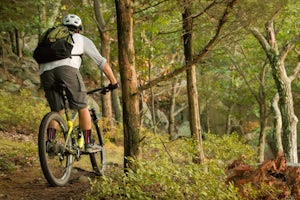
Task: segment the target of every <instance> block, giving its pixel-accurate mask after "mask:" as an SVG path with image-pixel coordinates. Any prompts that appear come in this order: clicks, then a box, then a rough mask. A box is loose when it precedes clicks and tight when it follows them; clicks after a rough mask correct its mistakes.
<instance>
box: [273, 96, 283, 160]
mask: <svg viewBox="0 0 300 200" xmlns="http://www.w3.org/2000/svg"><path fill="white" fill-rule="evenodd" d="M278 102H279V94H278V93H276V95H275V96H274V98H273V99H272V108H273V112H274V115H275V116H274V131H273V132H274V133H273V135H274V136H275V138H276V147H277V154H279V155H282V154H283V146H282V140H281V131H282V117H281V113H280V109H279V106H278Z"/></svg>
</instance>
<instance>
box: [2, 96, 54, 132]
mask: <svg viewBox="0 0 300 200" xmlns="http://www.w3.org/2000/svg"><path fill="white" fill-rule="evenodd" d="M0 98H1V101H0V110H1V113H0V122H1V123H0V128H1V129H8V128H9V129H10V128H11V126H19V127H22V128H25V129H28V130H32V131H36V130H38V127H39V124H40V122H41V120H42V117H43V116H44V115H45V114H46V113H47V112H49V108H48V107H47V103H46V100H45V99H43V98H37V97H34V96H33V94H32V92H31V91H29V90H22V91H21V92H20V93H9V92H6V91H4V90H0Z"/></svg>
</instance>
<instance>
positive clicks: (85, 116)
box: [78, 108, 92, 144]
mask: <svg viewBox="0 0 300 200" xmlns="http://www.w3.org/2000/svg"><path fill="white" fill-rule="evenodd" d="M78 113H79V124H80V128H81V130H82V132H83V136H84V141H85V144H89V143H90V142H91V129H92V121H91V116H90V111H89V110H88V109H87V108H82V109H79V110H78Z"/></svg>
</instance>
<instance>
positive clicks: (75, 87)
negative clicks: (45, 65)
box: [41, 66, 87, 111]
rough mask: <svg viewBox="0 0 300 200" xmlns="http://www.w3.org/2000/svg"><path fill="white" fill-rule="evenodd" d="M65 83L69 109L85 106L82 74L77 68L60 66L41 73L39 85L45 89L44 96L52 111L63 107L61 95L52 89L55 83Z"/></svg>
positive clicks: (85, 98) (85, 96) (85, 95)
mask: <svg viewBox="0 0 300 200" xmlns="http://www.w3.org/2000/svg"><path fill="white" fill-rule="evenodd" d="M61 83H63V84H65V86H66V88H67V89H66V94H67V98H68V101H69V105H70V108H71V109H76V110H78V109H82V108H86V107H87V94H86V88H85V85H84V82H83V79H82V76H81V74H80V72H79V70H78V69H76V68H73V67H69V66H61V67H57V68H54V69H52V70H49V71H45V72H44V73H43V74H42V75H41V86H42V87H43V89H44V91H45V97H46V99H47V101H48V103H49V105H50V108H51V110H52V111H59V110H62V109H63V100H62V97H61V95H60V94H59V93H58V91H56V90H55V89H54V86H55V85H57V84H61Z"/></svg>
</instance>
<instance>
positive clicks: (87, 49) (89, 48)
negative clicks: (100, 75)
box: [82, 36, 117, 85]
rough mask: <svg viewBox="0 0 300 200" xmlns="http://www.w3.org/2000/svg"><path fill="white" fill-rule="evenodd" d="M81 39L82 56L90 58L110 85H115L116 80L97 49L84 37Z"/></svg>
mask: <svg viewBox="0 0 300 200" xmlns="http://www.w3.org/2000/svg"><path fill="white" fill-rule="evenodd" d="M82 37H83V44H84V45H83V50H84V54H86V55H87V56H88V57H90V58H91V59H92V60H93V61H94V62H95V63H96V64H97V65H98V66H99V68H100V69H101V70H102V71H103V72H104V74H105V75H106V77H107V78H108V80H109V81H110V83H111V84H113V85H114V84H117V80H116V78H115V76H114V74H113V72H112V70H111V67H110V66H109V64H108V63H107V60H106V58H104V57H103V56H101V54H100V53H99V51H98V49H97V48H96V46H95V44H94V43H93V42H92V41H91V40H90V39H88V38H87V37H85V36H82Z"/></svg>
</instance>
